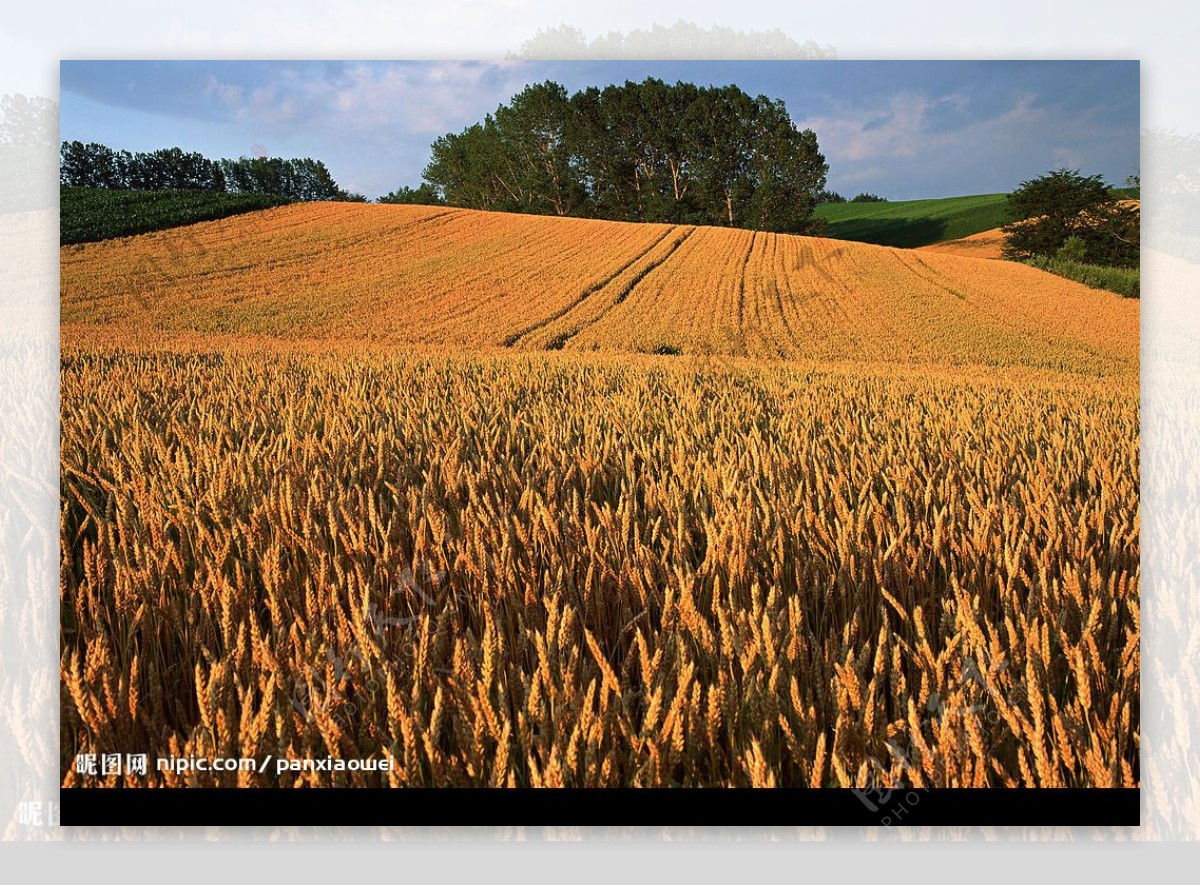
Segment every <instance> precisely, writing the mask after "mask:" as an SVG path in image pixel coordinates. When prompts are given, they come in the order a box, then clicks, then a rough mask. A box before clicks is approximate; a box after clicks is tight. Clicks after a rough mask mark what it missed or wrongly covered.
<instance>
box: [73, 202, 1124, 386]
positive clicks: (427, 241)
mask: <svg viewBox="0 0 1200 886" xmlns="http://www.w3.org/2000/svg"><path fill="white" fill-rule="evenodd" d="M61 259H62V261H61V266H62V268H61V281H62V282H61V291H62V304H61V310H62V322H63V328H64V335H72V334H77V333H78V334H82V333H83V332H85V331H86V330H88V329H92V330H95V329H96V328H97V327H108V328H110V329H119V330H122V331H123V333H124V334H151V333H167V334H176V333H199V334H204V335H210V334H231V335H241V336H271V337H280V338H283V339H288V340H334V339H347V340H355V341H363V342H372V343H376V344H380V345H384V346H388V347H393V346H399V345H419V344H426V345H434V344H436V345H451V346H454V347H467V348H510V349H518V350H559V349H563V350H584V351H616V352H644V353H683V354H723V355H734V356H746V357H765V358H814V359H821V360H855V361H886V362H895V361H903V362H921V363H940V364H957V365H963V364H984V365H993V366H995V365H1018V366H1034V367H1043V368H1055V369H1069V370H1081V371H1085V372H1109V371H1125V370H1133V369H1136V366H1137V353H1138V307H1137V305H1136V304H1133V303H1131V302H1129V301H1125V300H1122V299H1120V298H1118V297H1116V296H1113V295H1109V294H1106V293H1100V292H1096V291H1094V290H1090V289H1088V288H1086V287H1084V286H1081V285H1079V284H1076V283H1073V282H1071V281H1068V280H1064V279H1061V278H1058V277H1055V276H1053V275H1050V274H1047V273H1044V272H1041V271H1038V270H1036V269H1034V268H1030V267H1026V266H1022V265H1017V264H1011V263H997V262H984V261H979V260H975V259H970V258H962V257H959V256H953V255H941V254H936V253H928V252H917V251H914V250H905V249H895V248H889V247H881V246H872V245H866V244H859V243H848V242H845V241H839V240H833V239H824V238H807V237H797V236H790V235H777V234H764V233H755V232H751V231H743V230H732V229H726V228H707V227H691V226H673V225H649V224H633V223H620V222H605V221H594V220H584V219H569V218H566V219H564V218H548V217H541V216H526V215H509V214H503V213H488V212H479V211H471V210H456V209H446V208H444V207H417V206H379V205H362V204H345V203H342V204H339V203H319V204H298V205H292V206H285V207H279V208H275V209H270V210H266V211H262V212H255V213H249V214H244V215H239V216H236V217H233V218H226V219H222V220H219V221H213V222H205V223H202V224H196V225H191V226H188V227H183V228H175V229H172V230H169V231H160V232H157V233H154V234H148V235H144V236H140V237H135V238H128V239H123V240H113V241H107V242H103V243H94V244H86V245H80V246H69V247H64V248H63V249H62V251H61Z"/></svg>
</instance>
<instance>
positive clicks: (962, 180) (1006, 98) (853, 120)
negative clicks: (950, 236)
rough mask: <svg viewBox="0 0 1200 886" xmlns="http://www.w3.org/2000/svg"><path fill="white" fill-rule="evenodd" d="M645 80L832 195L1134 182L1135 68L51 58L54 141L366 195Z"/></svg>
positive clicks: (1122, 64) (941, 193)
mask: <svg viewBox="0 0 1200 886" xmlns="http://www.w3.org/2000/svg"><path fill="white" fill-rule="evenodd" d="M648 76H654V77H659V78H661V79H663V80H666V81H668V82H674V81H676V80H688V81H691V82H694V83H699V84H727V83H733V84H736V85H738V86H740V87H741V88H742V89H744V90H745V91H746V92H748V93H750V94H752V95H757V94H759V93H763V94H765V95H767V96H770V97H771V98H781V99H783V100H784V102H785V103H786V104H787V108H788V111H789V112H790V113H791V115H792V117H793V119H794V120H795V121H796V123H797V124H798V125H800V126H801V127H806V128H812V129H813V130H814V131H815V132H816V134H817V140H818V142H819V144H820V146H821V149H822V151H823V152H824V154H825V157H826V160H827V161H828V163H829V186H830V187H831V188H833V189H834V190H837V191H840V192H842V193H844V194H845V195H846V196H852V195H853V194H855V193H857V192H859V191H871V192H874V193H877V194H881V195H883V196H886V197H888V198H890V199H893V200H905V199H915V198H921V197H946V196H955V195H962V194H981V193H992V192H997V191H1008V190H1011V189H1012V188H1013V187H1015V186H1016V185H1017V184H1019V183H1020V182H1021V181H1023V180H1025V179H1029V178H1032V177H1034V176H1037V175H1040V174H1041V173H1043V172H1046V171H1048V170H1050V169H1054V168H1057V167H1059V166H1069V167H1072V168H1079V169H1081V170H1082V171H1083V172H1084V173H1085V174H1093V173H1100V174H1102V175H1104V176H1105V178H1106V179H1107V180H1108V181H1109V182H1110V183H1112V184H1118V185H1119V184H1123V183H1124V180H1125V177H1126V176H1127V175H1129V174H1130V173H1133V172H1135V171H1137V170H1138V168H1139V153H1138V142H1139V88H1140V87H1139V66H1138V63H1137V62H1128V61H1097V62H1090V61H1060V62H1038V61H1010V62H969V61H929V62H925V61H918V62H913V61H891V62H864V61H799V62H784V61H779V62H762V61H756V62H714V61H703V62H682V61H670V62H655V61H610V62H600V61H555V62H533V61H494V62H447V61H421V62H369V61H348V62H319V61H296V62H287V61H280V62H265V61H248V62H230V61H211V62H210V61H157V62H156V61H137V62H125V61H64V62H63V63H62V67H61V107H62V137H63V138H64V139H68V140H69V139H79V140H81V141H98V142H102V143H104V144H107V145H110V146H111V147H114V148H124V149H128V150H153V149H155V148H161V147H172V146H179V147H181V148H184V149H185V150H190V151H200V152H201V153H203V154H205V155H207V156H210V157H237V156H242V155H250V154H252V153H255V152H257V151H261V150H265V151H266V152H267V153H268V154H270V155H272V156H283V157H299V156H306V157H316V158H318V159H321V160H324V161H325V163H326V165H327V166H328V167H329V169H330V171H331V172H332V173H333V176H334V178H335V179H337V181H338V183H339V184H340V185H342V186H343V187H345V188H348V189H349V190H352V191H359V192H361V193H364V194H367V195H368V196H370V197H375V196H378V195H380V194H383V193H386V192H388V191H390V190H392V189H393V188H395V187H396V186H398V185H401V184H412V185H415V184H417V183H419V181H420V176H421V170H422V169H423V168H424V166H425V164H426V163H427V162H428V159H429V145H430V143H431V142H432V141H433V140H434V139H435V138H436V137H437V136H439V135H442V134H444V133H446V132H453V131H458V130H460V129H462V128H463V127H465V126H467V125H469V124H471V123H474V122H476V121H478V120H480V119H482V117H483V115H484V114H486V113H489V112H491V111H494V110H495V109H496V106H497V105H499V104H500V103H502V102H506V101H507V100H508V99H509V98H511V97H512V96H513V95H514V94H515V93H517V92H519V91H520V90H521V89H522V88H523V87H524V86H525V85H526V84H528V83H535V82H540V81H542V80H546V79H551V80H556V81H558V82H559V83H562V84H563V85H564V86H566V87H567V89H568V90H569V91H575V90H577V89H580V88H583V87H586V86H593V85H594V86H604V85H606V84H609V83H621V82H624V81H625V80H627V79H631V80H641V79H643V78H645V77H648Z"/></svg>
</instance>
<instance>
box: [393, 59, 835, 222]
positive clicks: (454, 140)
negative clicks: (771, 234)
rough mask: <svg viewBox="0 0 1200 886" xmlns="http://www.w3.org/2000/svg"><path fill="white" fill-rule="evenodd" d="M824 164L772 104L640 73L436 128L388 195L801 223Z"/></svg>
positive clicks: (660, 217)
mask: <svg viewBox="0 0 1200 886" xmlns="http://www.w3.org/2000/svg"><path fill="white" fill-rule="evenodd" d="M828 169H829V167H828V165H827V164H826V162H825V158H824V156H822V154H821V152H820V150H819V149H818V146H817V137H816V135H815V134H814V133H813V132H812V130H808V129H806V130H800V129H798V128H797V127H796V125H795V123H793V121H792V118H791V117H790V116H789V114H788V111H787V108H786V107H785V106H784V103H783V102H782V101H779V100H772V99H769V98H767V97H766V96H762V95H760V96H758V97H754V98H752V97H751V96H749V95H748V94H746V93H745V92H743V91H742V90H741V89H739V88H737V87H736V86H720V87H700V86H695V85H693V84H691V83H682V82H680V83H676V84H675V85H673V86H672V85H668V84H667V83H664V82H663V81H661V80H657V79H654V78H649V79H646V80H644V81H642V82H641V83H635V82H632V81H627V82H626V83H625V84H624V85H623V86H615V85H614V86H608V87H605V88H604V89H599V88H596V87H591V88H588V89H585V90H583V91H581V92H577V93H574V94H573V95H568V93H567V90H566V89H565V88H564V87H562V86H561V85H559V84H557V83H554V82H551V81H547V82H545V83H540V84H535V85H531V86H528V87H526V88H525V89H524V90H523V91H522V92H520V93H519V94H518V95H516V96H515V97H514V98H513V99H512V100H511V101H510V102H509V103H508V104H507V105H501V106H500V107H499V108H497V109H496V112H495V113H494V114H489V115H488V116H487V117H486V118H485V119H484V120H483V122H481V123H476V124H474V125H472V126H469V127H467V128H466V129H464V130H463V131H462V132H459V133H451V134H448V135H445V136H442V137H441V138H439V139H438V140H437V141H436V142H434V144H433V147H432V160H431V162H430V163H429V165H428V166H427V167H426V169H425V172H424V179H425V182H426V185H424V186H422V188H417V189H411V188H408V189H401V190H400V191H398V192H396V193H395V195H389V197H392V196H395V197H397V198H398V199H406V200H411V199H413V198H415V197H420V198H421V199H422V200H428V201H429V202H434V201H435V200H441V201H444V202H445V203H447V204H449V205H452V206H461V207H466V208H474V209H490V210H497V211H504V212H526V213H537V214H543V215H564V216H581V217H588V218H605V219H613V220H618V221H642V222H675V223H691V224H714V225H728V226H735V227H744V228H755V229H758V230H771V231H789V232H797V233H812V232H815V231H818V230H819V229H820V227H821V222H820V220H819V219H814V218H813V216H812V210H813V206H814V205H815V201H816V197H817V195H818V194H820V193H821V192H822V191H823V190H824V188H825V182H826V174H827V173H828ZM426 186H427V189H426ZM385 199H386V198H385Z"/></svg>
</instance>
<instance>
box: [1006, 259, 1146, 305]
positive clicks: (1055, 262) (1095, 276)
mask: <svg viewBox="0 0 1200 886" xmlns="http://www.w3.org/2000/svg"><path fill="white" fill-rule="evenodd" d="M1028 264H1031V265H1033V266H1034V267H1035V268H1039V269H1041V270H1043V271H1049V272H1050V273H1051V274H1057V275H1058V276H1060V277H1066V278H1067V279H1068V280H1074V281H1075V282H1077V283H1082V284H1083V285H1084V286H1090V287H1091V288H1092V289H1106V290H1108V291H1109V292H1115V293H1116V294H1117V295H1123V296H1125V298H1141V295H1142V293H1141V271H1140V270H1139V269H1138V268H1110V267H1105V266H1103V265H1089V264H1084V263H1083V262H1077V261H1068V260H1067V259H1061V258H1042V257H1040V256H1039V257H1037V258H1033V259H1030V260H1029V262H1028Z"/></svg>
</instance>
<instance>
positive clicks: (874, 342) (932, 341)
mask: <svg viewBox="0 0 1200 886" xmlns="http://www.w3.org/2000/svg"><path fill="white" fill-rule="evenodd" d="M384 210H387V211H384ZM392 210H396V211H392ZM258 215H259V216H260V217H259V219H258V221H257V223H256V224H257V225H258V228H257V229H247V228H245V227H243V228H240V229H239V228H238V227H237V226H238V225H242V226H245V225H249V224H254V223H255V222H253V220H252V219H251V217H242V218H241V219H240V220H236V221H226V222H214V223H208V224H204V225H196V226H193V228H192V229H187V230H186V231H182V230H181V231H179V232H163V233H160V234H158V235H153V236H148V237H138V238H131V239H129V240H123V241H111V242H108V243H103V244H94V245H93V246H89V247H87V248H84V249H77V248H73V247H66V248H64V249H63V252H62V262H63V276H62V280H63V284H62V285H63V308H62V311H63V321H64V323H63V350H62V362H61V384H62V391H61V396H62V399H61V403H62V407H61V408H62V415H61V428H62V430H61V434H62V437H61V515H60V519H61V524H60V525H61V547H62V565H61V595H62V661H61V664H62V681H63V690H62V708H63V710H62V717H63V719H62V724H63V725H62V766H63V783H64V785H94V784H118V783H127V784H149V785H162V786H178V785H184V784H199V785H243V786H251V785H282V786H293V785H295V786H300V785H329V784H333V785H338V784H347V785H368V784H381V785H389V784H390V785H394V786H406V785H412V786H460V785H479V786H488V785H495V786H505V785H517V786H664V785H687V786H699V785H712V786H722V785H731V786H764V787H765V786H789V787H797V786H814V787H818V786H842V787H846V786H865V785H872V784H879V785H901V784H903V785H914V786H929V787H934V786H938V787H956V786H995V787H1005V786H1008V787H1015V786H1027V787H1028V786H1039V787H1058V786H1094V787H1105V786H1132V785H1136V784H1138V782H1139V763H1138V741H1139V729H1140V724H1139V689H1140V684H1139V671H1138V643H1139V636H1140V612H1139V608H1138V590H1139V578H1140V572H1139V526H1140V508H1139V496H1138V486H1139V464H1138V451H1139V416H1138V402H1139V401H1138V380H1137V369H1136V367H1137V356H1136V353H1137V306H1136V305H1135V304H1131V303H1128V302H1123V301H1122V300H1120V299H1118V298H1116V297H1115V296H1111V295H1110V294H1107V293H1096V292H1093V291H1091V290H1086V289H1084V288H1083V287H1080V286H1078V285H1077V284H1073V283H1071V282H1070V281H1065V280H1060V279H1059V278H1054V277H1051V276H1050V275H1046V274H1042V273H1041V272H1039V271H1036V270H1034V269H1032V268H1023V267H1021V268H1018V267H1012V268H1009V267H1007V266H1003V265H999V263H995V262H983V261H975V260H971V259H962V258H957V257H953V256H939V255H925V254H922V257H921V259H920V260H918V259H917V258H915V257H914V256H915V255H916V253H910V252H906V251H905V250H893V249H885V248H880V247H863V246H859V245H857V244H837V243H835V242H834V241H822V240H816V239H806V238H795V237H791V238H789V237H782V236H779V237H774V236H768V235H763V234H757V235H756V234H752V233H750V232H744V231H723V230H716V229H703V228H702V229H680V228H673V227H670V226H639V225H611V226H610V225H609V224H608V223H602V222H582V221H575V220H565V221H562V220H550V219H538V218H533V217H515V218H513V217H506V218H502V217H499V216H498V214H492V213H462V212H446V211H445V210H440V211H438V210H426V209H416V208H412V207H346V206H336V205H334V206H320V207H293V208H288V209H285V210H271V211H269V212H266V213H261V214H258ZM317 216H319V217H320V218H321V219H324V221H325V222H326V223H327V224H326V227H327V229H328V234H327V237H328V240H329V241H330V243H332V246H329V245H328V244H327V245H326V247H325V249H324V252H321V251H320V250H321V249H322V246H321V244H322V242H323V241H322V240H321V239H320V237H319V236H318V234H319V232H320V230H321V229H322V227H321V225H320V224H316V223H315V222H314V217H317ZM464 216H470V217H471V218H474V219H475V221H474V224H475V226H476V227H475V228H474V229H471V226H470V225H469V224H467V222H468V221H469V219H468V218H464ZM506 219H507V223H508V224H509V225H510V228H511V226H516V230H515V231H514V230H511V229H510V230H509V231H507V233H505V232H504V231H502V230H501V228H503V224H502V222H505V221H506ZM555 221H558V224H557V225H556V224H554V223H553V222H555ZM387 225H395V226H397V230H400V231H408V234H407V235H405V236H397V238H396V242H397V244H398V245H397V246H396V249H395V250H394V254H393V250H392V248H391V245H390V243H391V241H388V240H387V239H386V238H380V236H379V233H378V232H379V230H380V227H381V226H384V227H386V226H387ZM412 226H415V229H410V228H411V227H412ZM594 226H599V227H594ZM437 227H442V228H445V230H443V232H442V233H441V234H439V235H438V236H437V237H433V238H432V239H430V240H429V241H427V240H426V239H424V238H425V234H424V233H422V232H424V231H426V230H427V229H432V228H437ZM460 229H461V230H460ZM238 230H241V231H242V232H243V233H242V235H240V236H239V235H238V233H237V231H238ZM247 230H259V231H260V232H261V233H260V234H258V235H256V236H255V237H250V236H247V235H246V233H245V232H246V231H247ZM451 231H457V232H458V233H456V234H455V235H454V237H455V238H456V239H454V241H453V242H454V243H455V244H457V245H456V246H455V247H454V248H450V247H439V246H436V243H438V242H441V239H440V238H444V237H447V236H449V235H450V232H451ZM472 231H473V233H472ZM502 235H503V236H502ZM343 236H344V237H346V238H347V239H346V241H345V242H344V243H343V242H341V241H340V240H339V239H338V238H339V237H343ZM471 237H474V238H475V239H474V240H471V239H470V238H471ZM464 242H466V244H467V245H463V243H464ZM472 243H473V244H474V245H473V246H472V245H470V244H472ZM355 244H357V245H355ZM371 244H373V246H372V245H371ZM504 244H506V245H504ZM472 250H474V251H472ZM838 250H842V251H841V252H839V251H838ZM137 255H141V256H142V259H141V261H142V264H141V265H136V263H134V258H133V257H134V256H137ZM255 255H257V256H258V258H257V259H255V258H254V256H255ZM264 255H270V256H273V258H271V259H270V260H266V259H264V258H263V256H264ZM388 255H391V258H388V257H387V256H388ZM547 255H552V256H553V260H548V259H547ZM372 256H375V258H372ZM539 256H540V259H539V258H538V257H539ZM371 261H375V262H376V264H370V263H369V262H371ZM343 263H344V266H343ZM364 263H367V264H364ZM539 263H540V264H539ZM993 265H996V266H998V267H1000V270H999V271H997V272H996V273H995V275H993V276H988V274H986V273H984V272H983V271H982V270H981V268H986V267H990V266H993ZM135 267H141V268H142V271H141V272H140V273H142V277H141V278H135V276H134V274H135V271H134V270H131V269H132V268H135ZM339 267H341V270H340V271H339V270H338V268H339ZM350 267H354V268H357V269H358V276H357V277H355V278H354V279H349V278H347V277H346V274H347V273H348V271H347V269H348V268H350ZM539 267H540V268H541V271H540V273H541V275H542V276H539V275H538V268H539ZM147 268H149V269H150V270H146V269H147ZM901 268H907V269H908V270H907V271H901V270H900V269H901ZM614 269H615V273H614ZM689 269H690V271H689ZM955 274H959V275H960V276H958V277H955V276H954V275H955ZM322 275H323V276H322ZM889 275H890V279H891V280H892V283H891V284H890V285H889V284H888V282H887V281H888V279H889ZM137 279H140V280H141V281H142V283H144V289H143V291H140V292H135V291H134V289H133V288H132V287H133V286H134V283H135V282H137ZM372 281H375V282H374V283H373V282H372ZM818 281H826V282H825V283H824V284H822V286H824V288H823V289H822V288H821V286H818ZM862 281H865V282H862ZM1026 282H1028V284H1029V285H1028V286H1025V285H1024V284H1025V283H1026ZM289 292H292V293H297V292H298V293H301V294H305V293H306V295H305V297H289V296H288V293H289ZM812 293H817V294H815V295H814V294H812ZM938 293H940V294H938ZM1055 299H1058V300H1057V301H1056V300H1055ZM1084 305H1086V307H1087V311H1086V312H1085V311H1083V310H1082V308H1081V307H1080V306H1084ZM518 307H519V308H520V309H519V310H518ZM922 311H924V313H922ZM372 318H374V319H373V320H372ZM902 323H903V324H905V325H901V324H902ZM306 324H307V325H306ZM886 324H891V325H886ZM305 330H307V331H305ZM670 336H675V337H674V338H670ZM662 345H669V346H671V347H672V348H673V349H674V350H672V351H670V352H669V353H676V352H678V353H679V354H680V356H655V355H653V354H652V353H638V352H639V351H653V350H655V349H656V348H658V347H659V346H662ZM931 355H937V357H938V359H937V360H934V359H930V358H931ZM113 751H120V752H122V753H147V754H149V755H150V758H151V761H152V762H151V767H150V770H149V771H148V772H147V773H146V774H145V775H144V776H143V775H135V774H125V775H121V776H117V775H109V776H102V775H88V774H80V773H78V772H77V771H75V769H74V767H73V765H72V763H73V760H74V759H75V757H76V755H77V754H82V753H94V754H103V753H109V752H113ZM167 754H170V755H173V756H177V757H190V756H195V757H204V756H207V757H217V756H222V757H253V758H256V759H264V758H266V757H267V756H268V755H271V756H272V757H273V758H276V759H279V758H284V759H287V758H296V759H299V758H306V757H326V756H328V757H335V758H342V759H352V758H383V757H386V758H389V759H391V760H392V761H394V768H393V769H392V770H391V771H389V772H386V773H383V772H334V773H329V772H299V773H296V772H290V771H289V772H284V773H281V774H280V773H277V772H276V771H275V770H274V769H273V768H272V769H268V770H267V771H265V772H263V773H258V772H251V771H239V772H229V773H188V774H180V773H175V772H170V771H165V772H163V771H155V769H154V766H153V760H154V758H155V756H163V755H167Z"/></svg>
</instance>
